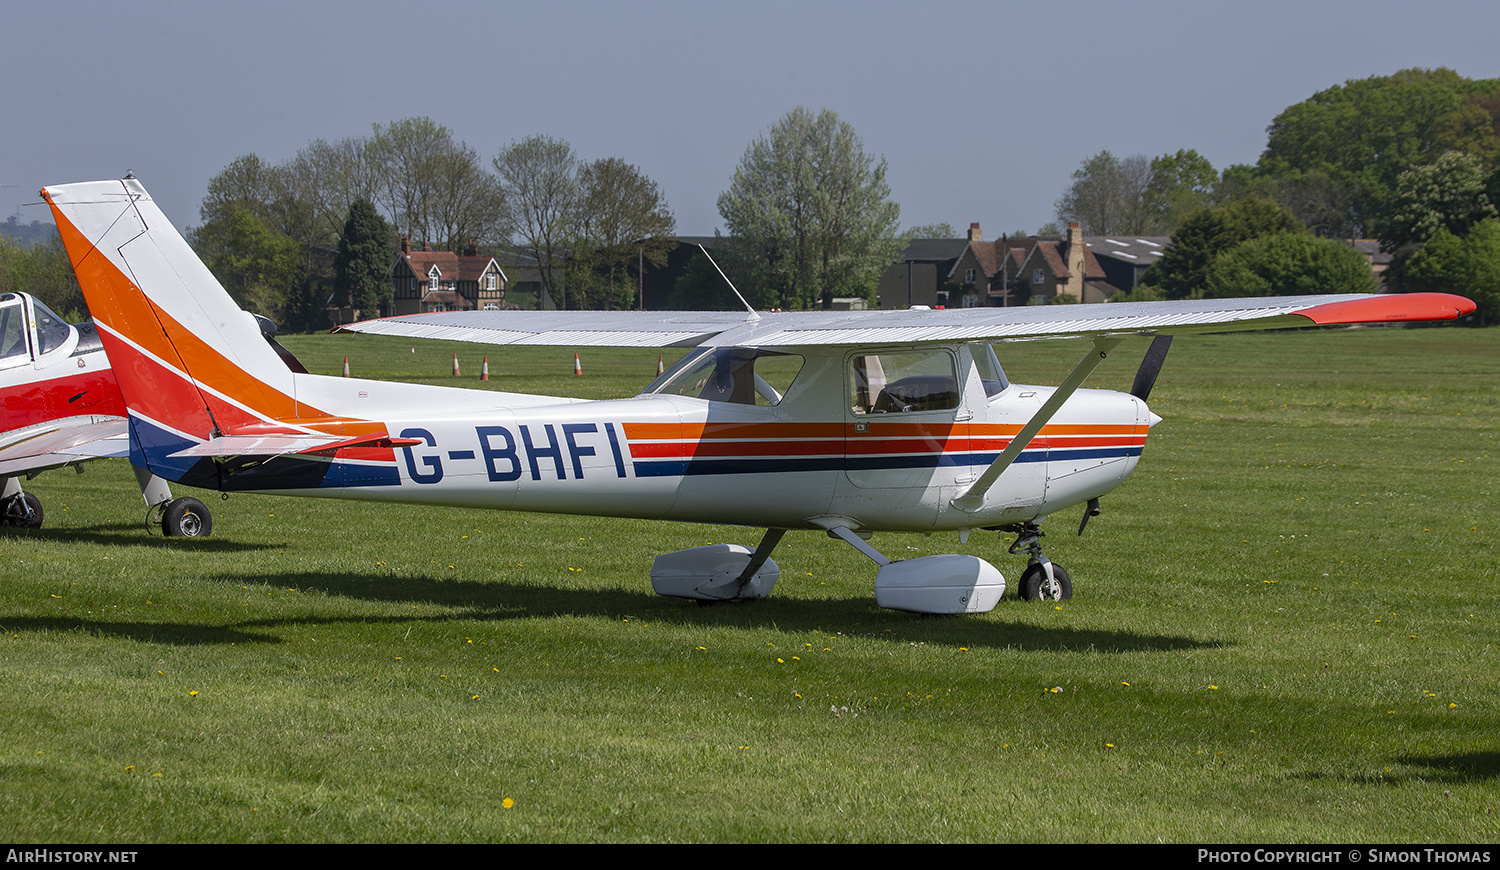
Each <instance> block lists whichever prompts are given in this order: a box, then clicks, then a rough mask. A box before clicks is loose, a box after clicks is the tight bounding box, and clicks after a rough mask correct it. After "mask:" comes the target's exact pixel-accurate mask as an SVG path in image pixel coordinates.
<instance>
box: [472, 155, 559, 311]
mask: <svg viewBox="0 0 1500 870" xmlns="http://www.w3.org/2000/svg"><path fill="white" fill-rule="evenodd" d="M493 163H494V167H495V172H496V173H497V174H498V175H499V177H500V185H501V189H502V191H503V192H504V196H505V198H506V200H507V202H508V203H509V205H510V206H511V209H512V213H513V218H514V221H515V225H516V233H517V234H518V235H519V236H520V240H521V246H522V248H524V249H525V250H526V251H527V253H529V254H531V255H532V256H533V257H535V258H536V263H537V271H538V272H539V273H540V276H541V282H542V290H543V291H544V292H545V293H546V294H547V295H548V296H550V297H551V298H552V299H553V300H554V302H561V305H562V307H563V308H568V307H574V308H576V307H578V306H577V305H576V304H574V305H572V306H570V305H569V300H568V296H567V290H566V288H565V287H563V286H561V284H560V280H559V279H560V276H561V274H562V269H561V268H560V264H561V262H562V261H563V260H564V259H565V258H566V257H567V256H568V254H569V253H571V250H572V247H573V245H574V244H575V242H576V241H577V236H578V232H579V230H578V156H577V155H576V154H574V153H573V146H571V145H569V144H568V143H566V142H564V141H562V140H561V139H553V138H552V137H550V136H532V137H530V138H528V139H523V140H521V141H519V142H512V143H511V144H510V145H509V146H508V147H506V148H505V149H503V150H502V151H501V152H500V153H499V154H497V155H496V156H495V159H494V161H493Z"/></svg>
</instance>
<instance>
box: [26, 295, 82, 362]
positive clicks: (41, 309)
mask: <svg viewBox="0 0 1500 870" xmlns="http://www.w3.org/2000/svg"><path fill="white" fill-rule="evenodd" d="M31 307H32V311H34V312H36V342H37V353H38V354H44V353H47V352H48V351H52V350H56V349H57V348H59V347H62V346H63V345H64V344H66V343H67V341H68V333H69V332H71V331H72V330H71V329H70V328H69V327H68V324H67V323H66V322H65V321H64V320H63V319H62V318H61V317H58V316H57V315H56V314H53V313H52V309H50V308H48V307H47V306H45V305H43V304H42V303H40V302H37V301H36V300H32V302H31Z"/></svg>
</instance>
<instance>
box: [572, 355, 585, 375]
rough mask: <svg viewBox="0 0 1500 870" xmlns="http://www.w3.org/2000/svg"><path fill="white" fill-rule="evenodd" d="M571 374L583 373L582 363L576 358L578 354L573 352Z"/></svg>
mask: <svg viewBox="0 0 1500 870" xmlns="http://www.w3.org/2000/svg"><path fill="white" fill-rule="evenodd" d="M573 374H575V375H581V374H583V363H582V362H580V361H579V360H578V354H576V353H575V354H573Z"/></svg>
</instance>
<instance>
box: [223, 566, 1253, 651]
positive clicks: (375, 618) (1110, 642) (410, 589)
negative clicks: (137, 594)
mask: <svg viewBox="0 0 1500 870" xmlns="http://www.w3.org/2000/svg"><path fill="white" fill-rule="evenodd" d="M205 579H208V580H213V581H217V582H221V583H226V584H234V585H236V586H243V585H245V584H246V582H247V581H251V582H254V583H258V584H261V585H264V586H267V587H270V588H280V589H296V590H298V591H300V592H321V593H323V594H326V595H331V596H339V597H345V598H352V599H357V600H362V601H375V602H390V603H400V604H428V605H434V606H441V607H452V608H456V612H452V613H443V614H433V615H419V616H410V615H402V614H389V615H369V616H350V617H332V618H321V617H317V616H308V617H303V618H291V619H280V620H269V621H247V622H242V623H238V625H239V626H240V628H241V630H244V631H247V632H248V631H251V630H258V629H264V628H270V627H272V626H286V625H302V624H307V625H316V624H321V623H328V622H371V623H374V622H393V623H406V622H413V621H415V622H433V623H443V622H485V621H502V620H510V619H527V618H537V617H542V618H546V617H558V616H573V617H608V618H610V619H611V620H614V619H619V618H621V617H622V616H628V617H630V618H633V619H640V620H645V621H652V622H663V623H670V624H674V625H693V626H703V627H724V628H774V629H776V630H779V631H790V632H821V633H842V634H844V635H846V636H850V637H859V636H865V637H870V638H877V639H889V640H892V641H899V642H900V643H911V642H924V643H951V644H958V645H963V646H969V647H973V646H989V647H995V648H1008V649H1015V650H1019V651H1050V652H1096V653H1123V652H1180V651H1185V650H1197V649H1219V648H1223V647H1224V646H1226V645H1227V642H1224V641H1213V640H1208V641H1205V640H1198V639H1194V638H1190V637H1174V636H1169V635H1160V634H1143V633H1139V632H1131V631H1107V630H1096V629H1075V628H1055V627H1043V626H1035V625H1027V624H1020V623H999V624H988V623H978V622H975V621H973V620H963V619H954V618H951V617H932V616H926V615H922V614H909V613H896V612H892V611H888V610H884V609H882V608H880V607H878V606H877V605H876V603H875V600H874V599H873V598H868V599H864V598H860V597H849V598H830V599H828V600H827V601H826V602H809V601H807V600H803V599H792V598H786V599H781V600H778V599H765V600H760V601H754V602H749V603H741V604H724V605H718V606H712V607H701V606H697V605H695V604H693V603H691V602H688V601H686V600H683V601H681V602H678V601H676V600H671V599H669V600H666V601H664V600H663V599H661V598H659V597H657V596H655V595H652V594H650V593H649V592H648V591H645V590H643V591H641V592H631V591H625V590H621V589H616V588H601V589H577V588H561V587H548V586H545V585H533V584H529V583H514V582H509V581H504V580H490V581H483V582H472V581H440V580H433V579H431V578H427V577H420V576H417V577H413V576H406V577H394V576H371V575H368V574H355V573H341V574H327V573H310V572H296V573H283V574H276V575H269V576H263V577H260V578H255V579H254V580H253V581H252V580H251V578H248V577H246V576H244V575H234V574H223V575H218V576H212V577H208V578H205ZM820 604H821V605H826V606H819V605H820ZM1013 604H1014V605H1015V606H1017V607H1031V606H1033V605H1030V604H1022V603H1020V602H1013ZM252 627H253V629H252ZM888 628H892V629H897V630H898V631H893V632H890V633H887V632H886V629H888Z"/></svg>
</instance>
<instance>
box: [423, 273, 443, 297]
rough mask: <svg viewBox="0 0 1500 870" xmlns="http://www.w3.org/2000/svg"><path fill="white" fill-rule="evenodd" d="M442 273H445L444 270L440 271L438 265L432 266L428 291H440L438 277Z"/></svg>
mask: <svg viewBox="0 0 1500 870" xmlns="http://www.w3.org/2000/svg"><path fill="white" fill-rule="evenodd" d="M442 274H443V273H442V272H440V271H438V267H436V266H433V267H432V270H431V271H429V272H428V273H427V292H429V293H436V292H438V287H439V284H438V278H440V277H441V276H442Z"/></svg>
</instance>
